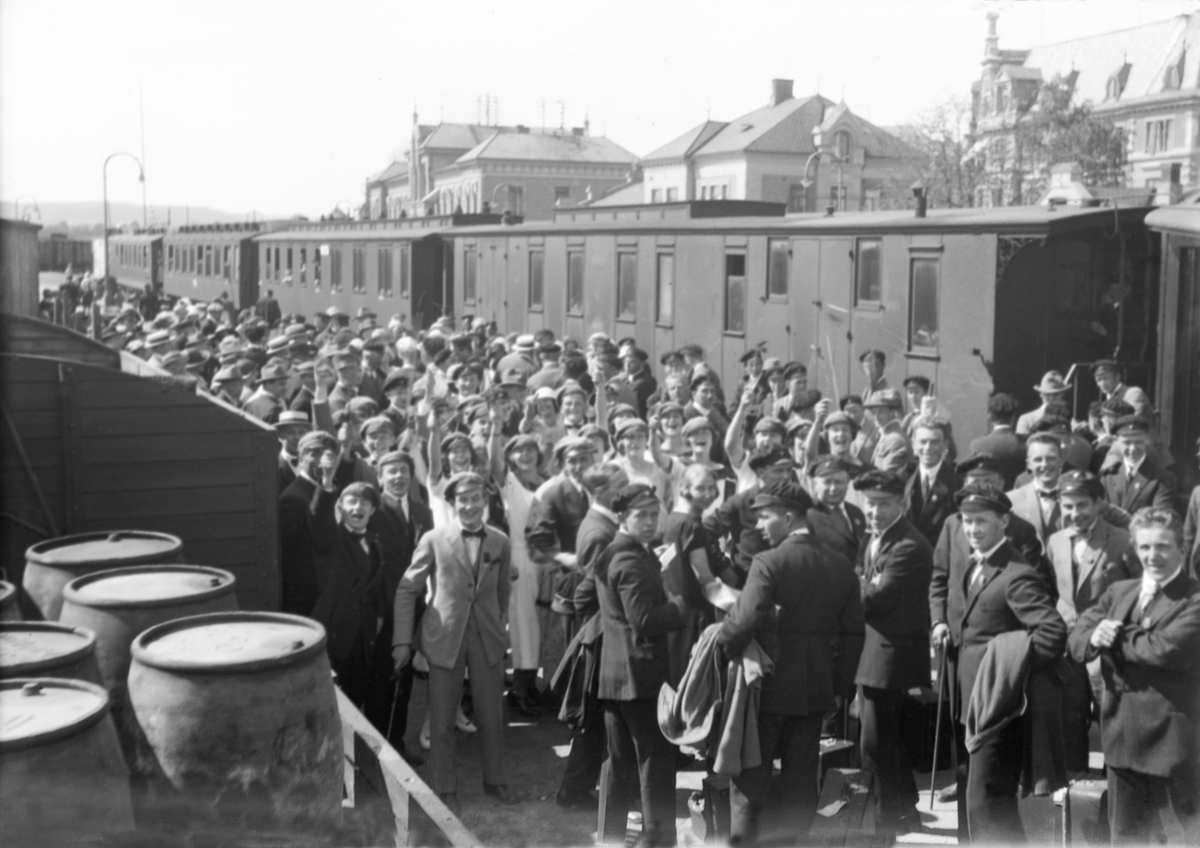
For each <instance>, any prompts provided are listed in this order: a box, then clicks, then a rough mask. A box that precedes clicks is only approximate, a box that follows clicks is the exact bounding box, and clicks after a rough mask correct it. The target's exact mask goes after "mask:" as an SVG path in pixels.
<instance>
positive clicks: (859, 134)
mask: <svg viewBox="0 0 1200 848" xmlns="http://www.w3.org/2000/svg"><path fill="white" fill-rule="evenodd" d="M839 124H840V125H841V126H844V127H846V128H847V129H848V130H849V132H850V133H851V135H852V136H853V138H854V144H855V145H859V146H861V147H863V148H864V149H865V150H866V152H867V155H868V156H877V157H881V158H888V159H908V158H912V157H916V156H920V155H921V154H920V152H919V151H918V150H917V149H916V148H914V147H913V146H912V145H911V144H909V143H908V142H907V141H905V140H904V139H902V138H900V137H899V136H897V135H895V134H893V133H890V132H888V131H887V130H885V129H883V128H882V127H877V126H875V125H874V124H872V123H871V122H870V121H868V120H865V119H864V118H860V117H859V116H858V115H855V114H854V113H853V112H851V111H850V109H849V107H848V106H846V104H845V103H839V104H838V105H837V106H835V107H834V108H833V109H830V110H829V112H828V113H827V114H826V115H825V120H824V121H822V122H821V127H822V129H823V130H825V129H829V130H832V129H833V128H834V127H835V126H837V125H839Z"/></svg>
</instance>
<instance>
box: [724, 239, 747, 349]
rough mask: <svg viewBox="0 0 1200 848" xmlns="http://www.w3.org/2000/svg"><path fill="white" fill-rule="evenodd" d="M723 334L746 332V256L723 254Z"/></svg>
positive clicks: (742, 254) (741, 254)
mask: <svg viewBox="0 0 1200 848" xmlns="http://www.w3.org/2000/svg"><path fill="white" fill-rule="evenodd" d="M725 332H727V333H745V332H746V254H744V253H727V254H725Z"/></svg>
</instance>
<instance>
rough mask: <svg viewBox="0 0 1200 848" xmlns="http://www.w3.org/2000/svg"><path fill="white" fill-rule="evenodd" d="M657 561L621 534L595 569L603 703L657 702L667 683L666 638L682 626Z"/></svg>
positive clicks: (630, 537) (680, 616)
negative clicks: (601, 642)
mask: <svg viewBox="0 0 1200 848" xmlns="http://www.w3.org/2000/svg"><path fill="white" fill-rule="evenodd" d="M660 569H661V566H660V565H659V562H658V558H657V557H656V556H654V554H653V553H652V552H651V551H649V550H647V549H646V548H645V547H644V546H643V545H642V544H641V543H639V542H638V541H637V540H636V539H634V538H633V537H632V536H629V535H628V534H626V533H618V534H617V535H616V537H615V538H614V539H613V541H612V544H610V545H609V546H608V547H607V548H606V549H605V550H604V553H603V554H601V556H600V558H599V559H598V560H597V562H596V563H595V568H594V569H593V571H594V574H595V578H596V593H597V596H598V599H599V601H600V620H601V632H602V635H603V638H604V648H603V650H601V652H600V689H599V697H600V698H601V699H602V700H612V701H636V700H643V699H653V698H657V697H658V690H659V689H660V688H662V685H663V684H664V683H666V682H667V677H668V674H669V670H670V657H669V649H668V643H667V633H668V632H670V631H672V630H679V629H680V628H682V627H683V624H684V621H683V617H682V615H681V614H680V612H679V609H678V608H677V607H676V606H675V605H674V604H672V603H669V602H668V601H667V593H666V590H664V589H663V584H662V579H661V577H660V576H659V572H660Z"/></svg>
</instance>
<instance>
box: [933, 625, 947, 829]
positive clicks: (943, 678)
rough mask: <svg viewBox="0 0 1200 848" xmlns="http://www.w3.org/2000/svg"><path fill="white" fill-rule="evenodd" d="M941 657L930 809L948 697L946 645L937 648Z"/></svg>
mask: <svg viewBox="0 0 1200 848" xmlns="http://www.w3.org/2000/svg"><path fill="white" fill-rule="evenodd" d="M937 652H938V654H939V655H940V656H941V658H940V659H939V660H938V701H937V722H936V723H935V724H934V730H933V764H932V765H931V766H930V768H929V809H930V810H932V809H933V786H934V782H935V781H936V780H937V762H938V742H940V741H941V740H942V702H943V700H944V699H945V697H946V647H945V645H939V646H938V648H937Z"/></svg>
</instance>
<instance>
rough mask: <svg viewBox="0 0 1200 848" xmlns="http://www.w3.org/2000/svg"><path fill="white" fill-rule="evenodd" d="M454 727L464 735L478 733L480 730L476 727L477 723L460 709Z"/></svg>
mask: <svg viewBox="0 0 1200 848" xmlns="http://www.w3.org/2000/svg"><path fill="white" fill-rule="evenodd" d="M454 726H455V727H457V728H458V729H459V730H460V731H461V732H463V733H476V732H477V731H478V730H479V728H477V727H476V726H475V723H474V722H472V721H471V720H470V719H469V718H467V716H466V714H464V713H463V711H462V709H459V711H458V715H456V716H455V717H454Z"/></svg>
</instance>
